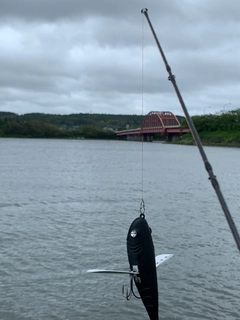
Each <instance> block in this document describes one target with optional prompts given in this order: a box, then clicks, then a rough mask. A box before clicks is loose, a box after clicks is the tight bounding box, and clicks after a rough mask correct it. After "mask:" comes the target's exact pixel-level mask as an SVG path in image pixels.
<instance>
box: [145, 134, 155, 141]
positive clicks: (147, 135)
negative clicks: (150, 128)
mask: <svg viewBox="0 0 240 320" xmlns="http://www.w3.org/2000/svg"><path fill="white" fill-rule="evenodd" d="M143 141H146V142H152V141H153V135H152V134H144V135H143Z"/></svg>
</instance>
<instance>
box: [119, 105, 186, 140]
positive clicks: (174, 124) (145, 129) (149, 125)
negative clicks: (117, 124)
mask: <svg viewBox="0 0 240 320" xmlns="http://www.w3.org/2000/svg"><path fill="white" fill-rule="evenodd" d="M189 131H190V130H189V129H181V125H180V122H179V121H178V119H177V117H176V116H175V115H174V114H173V113H172V112H169V111H151V112H149V113H148V114H147V115H146V117H145V118H144V120H143V123H142V127H141V128H137V129H130V130H122V131H116V135H117V136H118V137H121V138H123V139H125V140H142V135H143V137H144V141H152V140H153V137H154V135H156V134H158V135H159V134H160V135H162V136H163V137H164V136H165V137H166V139H167V140H168V141H172V140H176V139H178V138H179V137H180V136H181V135H183V134H185V133H187V132H189Z"/></svg>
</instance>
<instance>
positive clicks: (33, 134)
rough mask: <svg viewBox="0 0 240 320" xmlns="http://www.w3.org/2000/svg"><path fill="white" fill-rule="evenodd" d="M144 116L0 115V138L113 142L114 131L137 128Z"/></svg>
mask: <svg viewBox="0 0 240 320" xmlns="http://www.w3.org/2000/svg"><path fill="white" fill-rule="evenodd" d="M142 120H143V116H140V115H111V114H92V113H79V114H70V115H54V114H45V113H29V114H23V115H18V114H15V113H11V112H0V137H17V138H21V137H25V138H76V139H81V138H84V139H116V135H115V130H124V129H126V128H130V129H131V128H138V127H140V126H141V123H142Z"/></svg>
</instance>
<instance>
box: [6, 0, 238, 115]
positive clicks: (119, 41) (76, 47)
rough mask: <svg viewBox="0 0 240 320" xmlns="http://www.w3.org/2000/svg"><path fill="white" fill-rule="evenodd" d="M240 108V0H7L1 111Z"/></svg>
mask: <svg viewBox="0 0 240 320" xmlns="http://www.w3.org/2000/svg"><path fill="white" fill-rule="evenodd" d="M143 8H148V14H149V18H150V20H151V23H152V25H153V27H154V29H155V32H156V34H157V37H158V39H159V42H160V44H161V46H162V49H163V51H164V54H165V56H166V59H167V61H168V63H169V65H170V66H171V69H172V73H173V74H174V75H175V76H176V82H177V85H178V88H179V90H180V92H181V95H182V98H183V100H184V102H185V105H186V107H187V109H188V112H189V114H190V115H191V116H193V115H198V114H208V113H212V114H215V113H219V112H223V111H230V110H233V109H237V108H240V104H239V101H240V89H239V87H240V60H239V56H240V2H239V1H236V0H181V1H179V0H145V1H142V0H121V1H116V0H41V1H39V0H38V1H37V0H1V10H0V43H1V46H0V47H1V50H0V70H1V72H0V111H9V112H14V113H17V114H19V115H21V114H26V113H33V112H41V113H50V114H72V113H99V114H137V115H142V114H143V115H145V114H147V113H148V112H150V111H170V112H173V113H174V114H176V115H183V112H182V109H181V105H180V103H179V101H178V99H177V97H176V94H175V91H174V89H173V87H172V84H171V82H170V81H168V73H167V71H166V69H165V66H164V63H163V61H162V58H161V56H160V53H159V50H158V48H157V45H156V43H155V41H154V38H153V35H152V33H151V30H150V28H149V25H148V23H147V20H146V18H145V16H144V15H143V14H141V9H143Z"/></svg>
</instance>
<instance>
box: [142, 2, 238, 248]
mask: <svg viewBox="0 0 240 320" xmlns="http://www.w3.org/2000/svg"><path fill="white" fill-rule="evenodd" d="M141 12H142V13H143V14H144V15H145V17H146V19H147V22H148V24H149V27H150V29H151V31H152V34H153V37H154V39H155V41H156V44H157V47H158V49H159V51H160V54H161V56H162V59H163V62H164V64H165V67H166V70H167V72H168V74H169V77H168V80H169V81H171V82H172V85H173V87H174V89H175V92H176V94H177V97H178V100H179V102H180V104H181V107H182V109H183V112H184V114H185V117H186V120H187V123H188V126H189V128H190V130H191V133H192V136H193V138H194V140H195V142H196V145H197V147H198V149H199V152H200V154H201V156H202V159H203V162H204V165H205V169H206V170H207V172H208V174H209V180H211V183H212V186H213V188H214V190H215V192H216V194H217V196H218V200H219V202H220V204H221V206H222V209H223V212H224V214H225V217H226V219H227V222H228V224H229V227H230V230H231V232H232V235H233V237H234V239H235V241H236V244H237V247H238V250H239V251H240V237H239V233H238V230H237V228H236V226H235V224H234V221H233V218H232V216H231V214H230V211H229V210H228V207H227V204H226V201H225V199H224V197H223V195H222V192H221V190H220V187H219V184H218V181H217V178H216V176H215V175H214V173H213V169H212V166H211V164H210V162H209V161H208V159H207V156H206V154H205V151H204V149H203V146H202V143H201V140H200V138H199V135H198V133H197V130H196V128H195V125H194V123H193V121H192V119H191V117H190V116H189V113H188V110H187V108H186V106H185V103H184V101H183V99H182V96H181V94H180V91H179V89H178V86H177V84H176V79H175V76H174V75H173V74H172V71H171V68H170V66H169V64H168V62H167V59H166V57H165V55H164V52H163V50H162V48H161V46H160V43H159V41H158V38H157V36H156V33H155V31H154V29H153V26H152V23H151V21H150V19H149V16H148V9H147V8H143V9H142V10H141Z"/></svg>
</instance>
